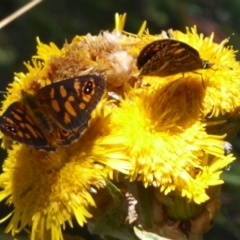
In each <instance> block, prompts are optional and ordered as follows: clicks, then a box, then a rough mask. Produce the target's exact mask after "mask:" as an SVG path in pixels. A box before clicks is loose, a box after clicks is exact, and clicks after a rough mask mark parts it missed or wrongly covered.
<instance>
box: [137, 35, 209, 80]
mask: <svg viewBox="0 0 240 240" xmlns="http://www.w3.org/2000/svg"><path fill="white" fill-rule="evenodd" d="M212 65H213V64H212V63H209V62H208V61H205V60H202V59H201V58H200V55H199V53H198V51H197V50H196V49H194V48H193V47H191V46H189V45H188V44H186V43H184V42H181V41H177V40H173V39H162V40H157V41H154V42H152V43H150V44H148V45H147V46H145V47H144V48H143V49H142V51H141V52H140V54H139V56H138V59H137V67H138V69H139V70H140V76H144V75H147V76H160V77H165V76H169V75H173V74H177V73H184V72H189V71H194V70H197V69H206V68H210V67H211V66H212Z"/></svg>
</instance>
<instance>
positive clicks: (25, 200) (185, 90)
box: [0, 15, 240, 240]
mask: <svg viewBox="0 0 240 240" xmlns="http://www.w3.org/2000/svg"><path fill="white" fill-rule="evenodd" d="M125 20H126V15H123V16H119V15H116V27H115V29H114V30H113V31H112V32H108V31H105V32H101V34H100V35H98V36H92V35H90V34H88V35H86V36H76V37H75V38H74V39H73V40H72V42H71V43H65V44H64V45H63V47H62V48H61V49H59V48H58V47H57V46H56V45H55V44H54V43H50V44H49V45H46V44H43V43H42V42H41V41H40V40H39V39H37V43H38V46H37V49H38V50H37V54H36V55H35V56H34V57H33V59H32V64H30V63H26V66H27V69H28V73H27V74H23V73H18V74H16V76H15V80H14V82H13V83H11V84H10V85H9V88H8V94H7V96H6V99H5V100H4V101H3V107H2V112H1V114H3V116H4V112H5V111H6V109H7V108H8V107H9V105H11V104H12V103H13V102H16V101H23V100H24V98H23V96H22V92H25V93H28V94H32V95H33V96H35V95H36V94H37V92H38V91H39V89H41V88H43V87H45V86H46V85H49V84H52V86H54V83H56V82H59V81H61V82H62V83H63V84H64V80H65V79H69V78H75V77H79V76H83V75H86V76H88V75H98V76H101V77H102V78H104V79H105V81H106V91H105V95H104V96H103V97H102V99H101V101H99V103H98V105H97V107H96V108H95V109H94V110H93V112H92V114H91V120H90V121H89V124H88V125H89V126H88V129H87V130H86V131H85V132H84V134H82V135H81V136H80V137H79V139H78V140H77V141H75V142H73V143H71V144H69V146H66V147H60V146H57V149H56V152H53V153H52V152H47V151H46V152H43V151H39V150H37V149H35V148H34V147H31V146H28V145H24V144H20V143H18V142H17V141H16V138H14V136H13V137H12V138H11V137H10V139H9V136H4V135H3V137H2V138H3V144H2V145H3V147H5V148H9V147H11V149H9V150H8V157H7V159H6V160H5V162H4V165H3V173H2V174H1V175H0V187H1V188H2V189H3V190H2V191H1V192H0V200H3V199H7V200H6V202H7V204H13V206H14V210H13V212H12V213H11V214H10V216H8V217H11V220H10V223H9V225H8V227H7V229H6V231H7V232H10V231H11V233H12V234H13V235H15V234H16V233H18V232H20V231H21V230H23V229H24V228H26V227H29V228H30V237H31V239H32V240H35V239H41V240H42V239H53V240H60V239H64V237H63V233H62V230H63V229H65V226H66V223H68V224H69V225H70V226H71V227H73V222H72V220H73V218H76V219H77V222H78V224H79V225H80V226H82V225H83V224H84V223H88V224H89V227H90V229H91V231H92V232H93V233H97V234H101V236H104V235H106V236H114V237H118V238H119V239H125V238H128V239H131V238H132V239H135V235H134V234H133V231H131V228H130V230H129V226H128V224H126V222H125V219H126V217H127V219H129V222H131V223H132V222H135V223H137V224H141V225H142V227H143V228H147V229H148V230H150V231H151V232H154V233H155V234H157V235H160V236H163V237H169V238H173V239H186V237H188V238H189V239H195V238H196V236H201V235H202V234H203V233H204V232H206V231H207V230H208V229H209V228H210V226H211V222H212V220H213V219H214V218H215V216H216V215H217V212H218V210H219V200H218V196H219V191H220V190H219V189H220V185H221V184H223V181H222V180H221V178H220V175H221V173H222V171H223V169H224V168H225V167H226V166H228V165H229V164H231V162H232V161H234V159H235V158H234V157H233V155H232V154H226V153H225V151H224V150H225V149H224V145H225V137H226V135H227V134H228V135H229V136H230V135H232V133H233V132H234V130H233V129H234V128H235V129H236V131H237V127H238V125H239V123H238V122H237V121H236V123H235V125H234V127H233V126H232V125H231V128H230V127H229V125H228V124H229V123H232V121H231V120H232V119H238V109H239V106H240V102H239V99H238V97H237V94H238V88H239V81H238V76H239V73H240V72H239V63H238V62H236V60H235V55H234V51H233V49H232V48H226V47H225V43H226V42H227V40H224V41H223V42H222V43H221V44H216V43H214V42H213V35H211V36H210V37H207V38H204V37H203V35H202V34H200V35H199V34H198V33H197V30H196V27H193V28H190V29H188V28H187V33H182V32H179V31H173V30H171V31H169V33H170V35H171V38H173V39H174V40H177V41H181V42H183V43H186V44H188V45H189V48H190V50H191V47H192V48H194V49H196V50H197V51H198V52H199V55H200V59H202V60H205V61H207V62H209V63H211V67H209V68H207V69H204V68H202V69H196V70H194V71H189V72H187V71H184V74H183V73H182V72H181V70H179V72H177V73H176V74H173V75H166V76H164V77H161V76H157V74H156V75H153V76H145V75H143V76H140V74H139V73H140V71H141V69H138V68H137V64H136V61H137V58H138V56H139V53H140V52H141V50H142V49H143V47H144V46H146V45H147V44H149V43H151V42H152V41H155V40H160V39H165V40H166V39H167V35H166V34H165V33H163V34H161V35H157V36H154V35H150V34H149V32H148V31H147V30H144V29H145V23H144V24H143V26H142V27H141V29H140V31H139V33H138V34H137V35H133V34H129V33H126V32H124V31H123V29H124V23H125ZM186 48H187V47H186ZM189 48H187V49H186V51H188V50H189ZM173 57H174V55H173ZM148 61H151V57H150V59H148ZM161 61H162V63H164V61H165V59H164V58H163V59H161ZM170 61H171V59H170ZM180 63H181V62H180ZM155 64H158V62H157V63H155ZM159 64H160V63H159ZM180 67H181V65H180ZM56 100H57V101H59V102H60V100H61V99H56ZM25 104H27V103H25ZM81 106H82V105H80V107H81ZM30 116H31V117H33V114H32V115H31V114H30ZM22 123H23V122H22ZM20 127H21V125H20ZM40 127H41V126H40ZM229 128H230V130H231V131H228V130H229ZM55 130H56V129H53V132H54V131H55ZM225 130H226V131H225ZM236 131H235V132H236ZM12 140H13V141H12ZM14 140H15V141H16V142H14ZM109 180H111V181H113V182H114V184H112V183H111V181H109ZM124 196H128V197H124ZM129 196H131V197H129ZM124 201H126V202H127V204H128V206H129V208H128V207H126V204H124V203H126V202H124ZM137 202H138V204H137ZM136 205H137V208H136V209H134V208H135V206H136ZM145 239H146V238H145Z"/></svg>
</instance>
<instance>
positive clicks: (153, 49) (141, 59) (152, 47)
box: [137, 39, 170, 69]
mask: <svg viewBox="0 0 240 240" xmlns="http://www.w3.org/2000/svg"><path fill="white" fill-rule="evenodd" d="M169 44H170V41H169V39H165V40H164V39H161V40H157V41H154V42H151V43H150V44H148V45H146V46H145V47H144V48H143V49H142V50H141V52H140V54H139V56H138V58H137V67H138V69H141V68H142V67H143V66H144V65H145V64H146V63H147V62H148V61H149V60H150V59H151V58H152V57H153V56H154V55H155V54H157V53H158V52H162V51H164V50H165V49H166V48H168V45H169Z"/></svg>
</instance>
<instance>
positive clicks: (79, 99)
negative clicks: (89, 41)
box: [0, 75, 105, 151]
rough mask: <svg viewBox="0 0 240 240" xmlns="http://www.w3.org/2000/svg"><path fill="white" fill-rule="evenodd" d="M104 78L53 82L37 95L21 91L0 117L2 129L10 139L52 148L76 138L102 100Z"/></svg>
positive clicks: (43, 147) (51, 149)
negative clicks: (18, 99) (18, 96)
mask: <svg viewBox="0 0 240 240" xmlns="http://www.w3.org/2000/svg"><path fill="white" fill-rule="evenodd" d="M104 89H105V80H104V79H103V78H101V77H99V76H96V75H86V76H80V77H76V78H71V79H67V80H63V81H59V82H54V83H52V84H50V85H47V86H45V87H43V88H41V89H39V90H38V91H37V93H36V95H32V94H28V93H26V92H22V99H21V100H20V101H17V102H13V103H12V104H11V105H10V106H9V107H8V108H7V110H6V111H5V112H4V113H3V115H2V116H1V118H0V130H1V132H2V133H3V134H4V135H5V136H7V137H9V138H10V139H12V140H13V141H16V142H19V143H23V144H26V145H29V146H33V147H34V148H36V149H42V150H45V151H53V150H55V149H56V148H57V146H68V145H70V144H71V143H72V142H73V141H75V140H77V139H79V137H80V135H81V134H82V133H83V131H84V130H85V129H86V128H87V127H88V121H89V119H90V118H91V113H92V111H93V110H94V109H95V107H96V106H97V104H98V102H99V101H100V100H101V97H102V96H103V93H104Z"/></svg>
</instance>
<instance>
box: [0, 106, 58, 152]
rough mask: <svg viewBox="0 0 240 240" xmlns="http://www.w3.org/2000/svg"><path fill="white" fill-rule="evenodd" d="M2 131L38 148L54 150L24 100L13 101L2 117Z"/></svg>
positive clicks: (18, 140) (0, 123) (0, 126)
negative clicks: (34, 120) (29, 112)
mask: <svg viewBox="0 0 240 240" xmlns="http://www.w3.org/2000/svg"><path fill="white" fill-rule="evenodd" d="M0 129H1V132H2V133H3V134H4V135H6V136H7V137H9V138H11V139H12V140H14V141H16V142H20V143H24V144H26V145H30V146H34V147H35V148H38V149H47V150H49V151H50V150H53V148H52V147H51V146H49V143H48V140H47V138H46V137H45V135H44V133H43V131H42V130H41V129H40V128H39V127H38V126H36V124H35V123H34V122H33V120H32V118H31V116H30V115H29V114H28V111H27V107H26V105H24V104H23V103H22V102H14V103H12V104H11V105H10V106H9V107H8V108H7V110H6V111H5V112H4V114H3V116H2V117H1V118H0Z"/></svg>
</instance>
